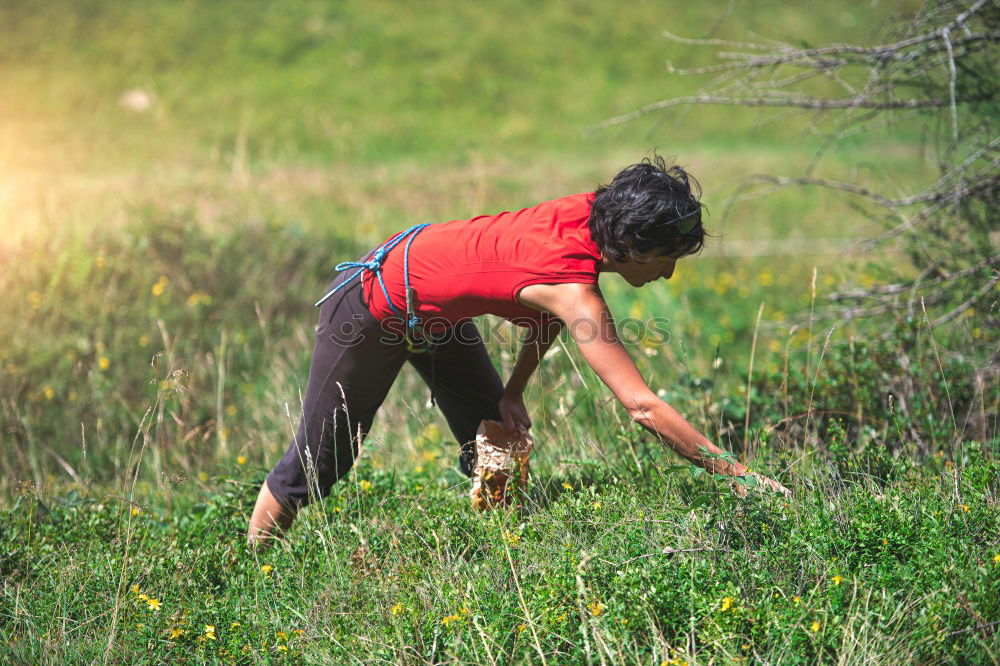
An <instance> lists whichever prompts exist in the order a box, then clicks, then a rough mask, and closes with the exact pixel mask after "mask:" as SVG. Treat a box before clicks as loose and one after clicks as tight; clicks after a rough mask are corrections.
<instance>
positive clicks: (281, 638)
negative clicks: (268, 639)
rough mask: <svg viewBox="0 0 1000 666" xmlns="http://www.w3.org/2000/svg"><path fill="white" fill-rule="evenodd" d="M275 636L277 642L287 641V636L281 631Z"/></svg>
mask: <svg viewBox="0 0 1000 666" xmlns="http://www.w3.org/2000/svg"><path fill="white" fill-rule="evenodd" d="M275 636H277V637H278V640H279V641H287V640H288V634H286V633H285V632H283V631H279V632H278V633H276V634H275Z"/></svg>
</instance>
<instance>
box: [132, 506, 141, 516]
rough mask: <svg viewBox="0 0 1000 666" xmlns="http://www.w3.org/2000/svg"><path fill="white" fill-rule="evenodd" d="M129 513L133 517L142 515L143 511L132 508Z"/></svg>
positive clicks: (135, 507)
mask: <svg viewBox="0 0 1000 666" xmlns="http://www.w3.org/2000/svg"><path fill="white" fill-rule="evenodd" d="M129 513H131V514H132V515H133V516H138V515H139V514H140V513H142V509H140V508H139V507H137V506H134V507H132V510H131V511H130V512H129Z"/></svg>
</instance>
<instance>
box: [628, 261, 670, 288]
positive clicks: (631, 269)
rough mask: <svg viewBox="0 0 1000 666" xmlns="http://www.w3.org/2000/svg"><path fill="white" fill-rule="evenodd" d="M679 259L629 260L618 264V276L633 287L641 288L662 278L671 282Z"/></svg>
mask: <svg viewBox="0 0 1000 666" xmlns="http://www.w3.org/2000/svg"><path fill="white" fill-rule="evenodd" d="M677 259H678V257H676V256H674V255H667V256H654V257H649V258H647V259H644V260H642V261H633V260H631V259H629V260H626V261H623V262H619V263H618V264H617V268H618V274H619V275H621V276H622V277H623V278H625V281H626V282H628V283H629V284H630V285H632V286H633V287H641V286H642V285H644V284H649V283H650V282H655V281H656V280H659V279H661V278H662V279H664V280H669V279H670V276H671V275H673V274H674V268H675V267H676V265H677Z"/></svg>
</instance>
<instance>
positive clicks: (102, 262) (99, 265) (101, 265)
mask: <svg viewBox="0 0 1000 666" xmlns="http://www.w3.org/2000/svg"><path fill="white" fill-rule="evenodd" d="M106 263H107V260H106V259H105V258H104V255H103V254H99V255H97V258H96V259H94V266H96V267H97V268H104V266H105V264H106Z"/></svg>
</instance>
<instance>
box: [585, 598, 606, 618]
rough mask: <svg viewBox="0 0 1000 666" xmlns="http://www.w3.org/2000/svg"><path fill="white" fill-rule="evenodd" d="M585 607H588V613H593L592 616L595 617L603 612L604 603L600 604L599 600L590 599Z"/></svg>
mask: <svg viewBox="0 0 1000 666" xmlns="http://www.w3.org/2000/svg"><path fill="white" fill-rule="evenodd" d="M587 608H589V609H590V614H591V615H593V616H594V617H597V616H598V615H600V614H601V613H603V612H604V604H602V603H601V602H599V601H591V602H590V603H589V604H587Z"/></svg>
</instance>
